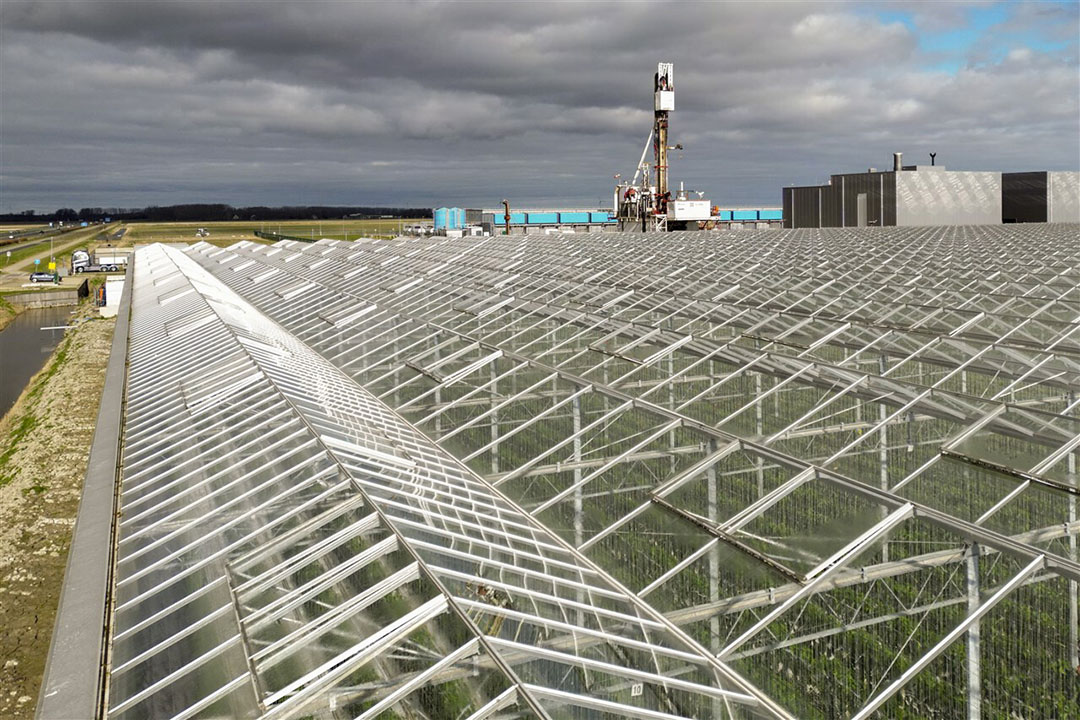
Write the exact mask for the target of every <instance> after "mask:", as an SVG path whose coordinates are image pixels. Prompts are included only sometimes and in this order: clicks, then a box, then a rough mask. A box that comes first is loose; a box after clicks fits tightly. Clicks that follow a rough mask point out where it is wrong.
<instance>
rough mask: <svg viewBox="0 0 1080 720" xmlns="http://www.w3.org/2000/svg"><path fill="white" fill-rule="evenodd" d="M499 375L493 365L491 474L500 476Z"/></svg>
mask: <svg viewBox="0 0 1080 720" xmlns="http://www.w3.org/2000/svg"><path fill="white" fill-rule="evenodd" d="M498 377H499V373H498V371H497V370H496V368H495V362H494V361H492V363H491V474H492V475H498V474H499V411H498V410H496V409H495V408H496V407H498V405H499V382H498Z"/></svg>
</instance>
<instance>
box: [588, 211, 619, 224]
mask: <svg viewBox="0 0 1080 720" xmlns="http://www.w3.org/2000/svg"><path fill="white" fill-rule="evenodd" d="M589 222H593V223H606V222H615V221H614V220H612V219H611V213H606V212H594V213H589Z"/></svg>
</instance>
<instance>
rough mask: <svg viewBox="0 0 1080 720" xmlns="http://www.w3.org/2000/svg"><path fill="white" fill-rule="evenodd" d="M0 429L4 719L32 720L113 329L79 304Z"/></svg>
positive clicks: (0, 696) (0, 705)
mask: <svg viewBox="0 0 1080 720" xmlns="http://www.w3.org/2000/svg"><path fill="white" fill-rule="evenodd" d="M74 318H75V319H74V320H73V323H77V325H76V327H74V328H72V329H71V330H69V331H68V332H67V334H66V335H65V337H64V339H63V340H62V341H61V342H60V345H59V346H58V347H57V349H56V351H55V352H54V353H53V355H52V357H50V358H49V361H48V362H47V363H46V364H45V367H44V368H42V370H41V372H39V373H38V374H37V375H35V376H34V378H33V379H32V380H31V381H30V382H29V384H28V385H27V387H26V390H24V391H23V394H22V395H21V396H20V397H19V399H18V400H17V401H16V403H15V405H14V406H13V407H12V408H11V410H10V411H9V412H8V413H7V415H5V416H4V418H3V419H2V420H0V717H2V718H13V719H21V718H27V719H29V718H32V717H33V714H34V709H35V704H36V700H37V695H38V688H39V686H40V684H41V677H42V673H43V672H44V669H45V660H46V657H47V655H48V651H49V641H50V639H51V636H52V629H53V621H54V619H55V616H56V606H57V602H58V601H59V596H60V589H61V586H62V582H63V577H64V567H65V563H66V561H67V554H68V548H69V547H70V543H71V531H72V527H73V525H74V523H75V515H76V513H77V511H78V508H79V499H80V497H81V493H82V482H83V476H84V474H85V473H86V463H87V456H88V454H89V450H90V441H91V439H92V437H93V433H94V422H95V419H96V416H97V409H98V404H99V403H100V400H101V390H102V387H103V385H104V381H105V366H106V365H107V364H108V361H109V347H110V342H111V339H112V332H113V327H114V325H115V320H112V319H110V320H104V319H101V318H99V317H97V312H96V309H95V308H92V307H90V306H88V305H83V306H82V307H81V308H80V310H79V312H78V314H77V315H75V316H74Z"/></svg>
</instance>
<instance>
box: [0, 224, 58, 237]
mask: <svg viewBox="0 0 1080 720" xmlns="http://www.w3.org/2000/svg"><path fill="white" fill-rule="evenodd" d="M48 227H49V226H48V224H46V223H0V234H3V235H5V236H6V235H7V234H8V233H13V232H22V231H23V230H45V229H48Z"/></svg>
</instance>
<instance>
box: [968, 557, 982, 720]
mask: <svg viewBox="0 0 1080 720" xmlns="http://www.w3.org/2000/svg"><path fill="white" fill-rule="evenodd" d="M978 609H979V544H978V543H972V544H971V548H970V550H969V551H968V557H967V611H968V616H969V617H970V616H972V615H974V614H975V613H976V612H977V611H978ZM980 659H981V650H980V641H979V621H978V620H976V621H975V622H973V623H971V626H970V627H969V628H968V631H967V711H968V720H980V718H981V716H982V667H981V664H980Z"/></svg>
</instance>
